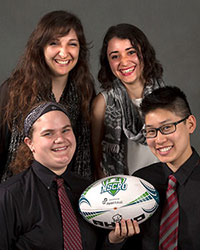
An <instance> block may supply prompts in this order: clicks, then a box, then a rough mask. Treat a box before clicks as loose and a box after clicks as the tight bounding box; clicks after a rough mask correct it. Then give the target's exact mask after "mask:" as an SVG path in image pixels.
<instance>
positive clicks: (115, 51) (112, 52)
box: [108, 46, 135, 56]
mask: <svg viewBox="0 0 200 250" xmlns="http://www.w3.org/2000/svg"><path fill="white" fill-rule="evenodd" d="M130 49H135V48H134V47H133V46H131V47H130V48H126V49H125V51H128V50H130ZM116 53H119V51H118V50H114V51H111V52H110V53H109V54H108V56H110V55H112V54H116Z"/></svg>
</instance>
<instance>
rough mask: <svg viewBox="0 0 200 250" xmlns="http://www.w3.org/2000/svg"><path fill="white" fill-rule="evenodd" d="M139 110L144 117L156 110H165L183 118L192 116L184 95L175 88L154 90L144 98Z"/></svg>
mask: <svg viewBox="0 0 200 250" xmlns="http://www.w3.org/2000/svg"><path fill="white" fill-rule="evenodd" d="M140 108H141V111H142V115H143V116H144V117H145V116H146V115H147V114H148V113H149V112H151V111H154V110H156V109H165V110H168V111H171V112H173V113H175V114H176V115H177V116H180V117H183V118H184V117H187V116H189V115H191V114H192V113H191V109H190V106H189V103H188V101H187V97H186V95H185V94H184V93H183V91H181V90H180V89H179V88H178V87H175V86H165V87H162V88H158V89H155V90H154V91H153V92H152V93H151V94H149V95H146V96H145V97H144V99H143V101H142V103H141V105H140Z"/></svg>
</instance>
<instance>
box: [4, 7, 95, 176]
mask: <svg viewBox="0 0 200 250" xmlns="http://www.w3.org/2000/svg"><path fill="white" fill-rule="evenodd" d="M88 64H89V50H88V44H87V43H86V39H85V35H84V31H83V27H82V24H81V22H80V20H79V18H78V17H77V16H75V15H74V14H72V13H69V12H67V11H53V12H50V13H47V14H46V15H44V16H43V17H42V18H41V20H40V21H39V23H38V25H37V26H36V28H35V30H34V31H33V32H32V34H31V35H30V37H29V40H28V42H27V45H26V50H25V52H24V55H23V56H22V58H21V60H20V61H19V63H18V65H17V67H16V69H15V70H14V71H13V73H12V74H11V76H10V77H9V78H8V79H7V80H6V81H5V82H4V83H3V84H2V85H1V87H0V108H1V111H2V112H1V116H0V159H1V168H0V177H1V178H3V179H6V178H7V177H8V176H9V175H12V173H11V171H10V169H9V165H10V162H11V161H12V160H13V159H14V157H15V152H16V150H17V147H18V146H19V144H20V142H21V141H22V139H23V132H22V128H21V120H22V119H23V117H24V114H25V113H26V111H27V110H28V109H29V108H30V107H31V106H33V105H34V104H36V103H38V102H40V101H54V102H58V103H61V104H62V105H64V106H65V107H66V108H67V110H68V112H69V116H70V120H71V121H72V124H73V129H74V133H75V136H76V138H77V149H76V152H75V155H74V157H73V160H72V162H71V164H70V166H71V169H72V171H74V172H76V173H78V174H80V175H82V176H85V177H87V178H92V167H91V153H90V128H89V127H90V125H89V120H90V102H91V99H92V96H93V94H94V86H93V78H92V76H91V74H90V71H89V65H88Z"/></svg>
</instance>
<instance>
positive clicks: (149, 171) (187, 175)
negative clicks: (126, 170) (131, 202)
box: [123, 86, 200, 250]
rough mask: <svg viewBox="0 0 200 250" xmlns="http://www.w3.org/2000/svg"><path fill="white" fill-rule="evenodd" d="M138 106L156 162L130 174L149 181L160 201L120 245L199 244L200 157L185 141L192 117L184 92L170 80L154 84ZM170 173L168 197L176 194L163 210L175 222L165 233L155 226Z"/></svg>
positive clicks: (141, 248)
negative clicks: (173, 186) (172, 186)
mask: <svg viewBox="0 0 200 250" xmlns="http://www.w3.org/2000/svg"><path fill="white" fill-rule="evenodd" d="M141 110H142V113H143V115H144V118H145V129H144V130H143V134H144V136H145V137H146V140H147V144H148V146H149V148H150V149H151V151H152V152H153V154H154V155H155V156H156V157H158V159H159V160H160V162H158V163H155V164H151V165H149V166H147V167H145V168H142V169H140V170H138V171H136V172H135V173H134V174H133V175H134V176H137V177H140V178H143V179H145V180H147V181H149V182H150V183H151V184H152V185H154V187H155V188H156V189H157V191H158V192H159V195H160V205H159V208H158V209H157V211H156V212H155V214H154V215H153V216H152V217H151V218H150V219H149V220H147V221H146V222H144V223H142V224H141V225H140V233H139V234H138V235H134V236H133V237H132V238H131V240H130V241H129V240H128V242H127V244H126V246H124V248H123V249H130V246H131V245H133V244H134V246H135V248H132V249H137V250H147V249H148V250H155V249H159V250H161V249H181V250H188V249H190V250H199V249H200V240H199V228H200V213H199V207H200V199H199V196H200V157H199V155H198V153H197V152H196V150H195V149H194V148H193V147H192V146H191V142H190V135H191V134H192V133H193V132H194V130H195V128H196V119H195V117H194V115H193V114H192V113H191V110H190V107H189V104H188V101H187V98H186V96H185V94H184V93H183V92H182V91H181V90H180V89H179V88H177V87H173V86H166V87H163V88H160V89H157V90H155V91H153V92H152V93H151V94H150V95H148V96H146V97H145V98H144V99H143V102H142V104H141ZM170 175H172V176H173V179H176V181H175V182H176V189H175V192H176V196H177V199H172V202H173V201H174V202H175V200H176V203H174V204H175V205H176V206H177V208H176V209H174V213H172V212H171V210H168V215H170V216H171V215H172V216H174V217H173V218H174V222H176V223H177V224H176V227H175V226H174V224H173V220H171V222H170V223H171V224H169V227H168V229H167V230H166V234H165V233H163V232H162V233H161V230H163V227H162V226H163V223H165V221H166V220H168V218H169V216H168V215H166V216H165V217H163V213H164V207H165V203H166V202H167V200H168V199H167V196H166V191H167V186H168V177H169V176H170ZM174 177H175V178H174ZM171 197H172V196H171ZM171 197H170V199H171ZM171 204H172V203H171ZM169 211H170V212H169ZM176 213H177V214H176ZM163 218H164V219H163ZM175 218H176V219H175ZM161 228H162V229H161ZM174 229H175V231H176V233H175V234H174V235H175V237H174V238H173V240H174V242H173V240H172V241H170V237H171V235H172V234H173V232H174V231H173V230H174ZM172 242H173V244H175V245H176V246H175V248H170V247H169V246H165V247H163V246H162V244H163V243H166V244H167V245H169V244H172Z"/></svg>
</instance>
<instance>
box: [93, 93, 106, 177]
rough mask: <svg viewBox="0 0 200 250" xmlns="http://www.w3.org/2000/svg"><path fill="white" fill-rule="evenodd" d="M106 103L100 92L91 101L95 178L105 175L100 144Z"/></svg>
mask: <svg viewBox="0 0 200 250" xmlns="http://www.w3.org/2000/svg"><path fill="white" fill-rule="evenodd" d="M105 109H106V103H105V100H104V97H103V95H102V94H98V95H97V96H96V97H95V98H94V100H93V102H92V112H91V115H92V119H91V133H92V147H93V156H94V163H95V175H96V178H97V179H99V178H103V177H105V175H104V173H103V171H102V169H101V166H100V163H101V159H102V146H101V142H102V139H103V135H104V115H105Z"/></svg>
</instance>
